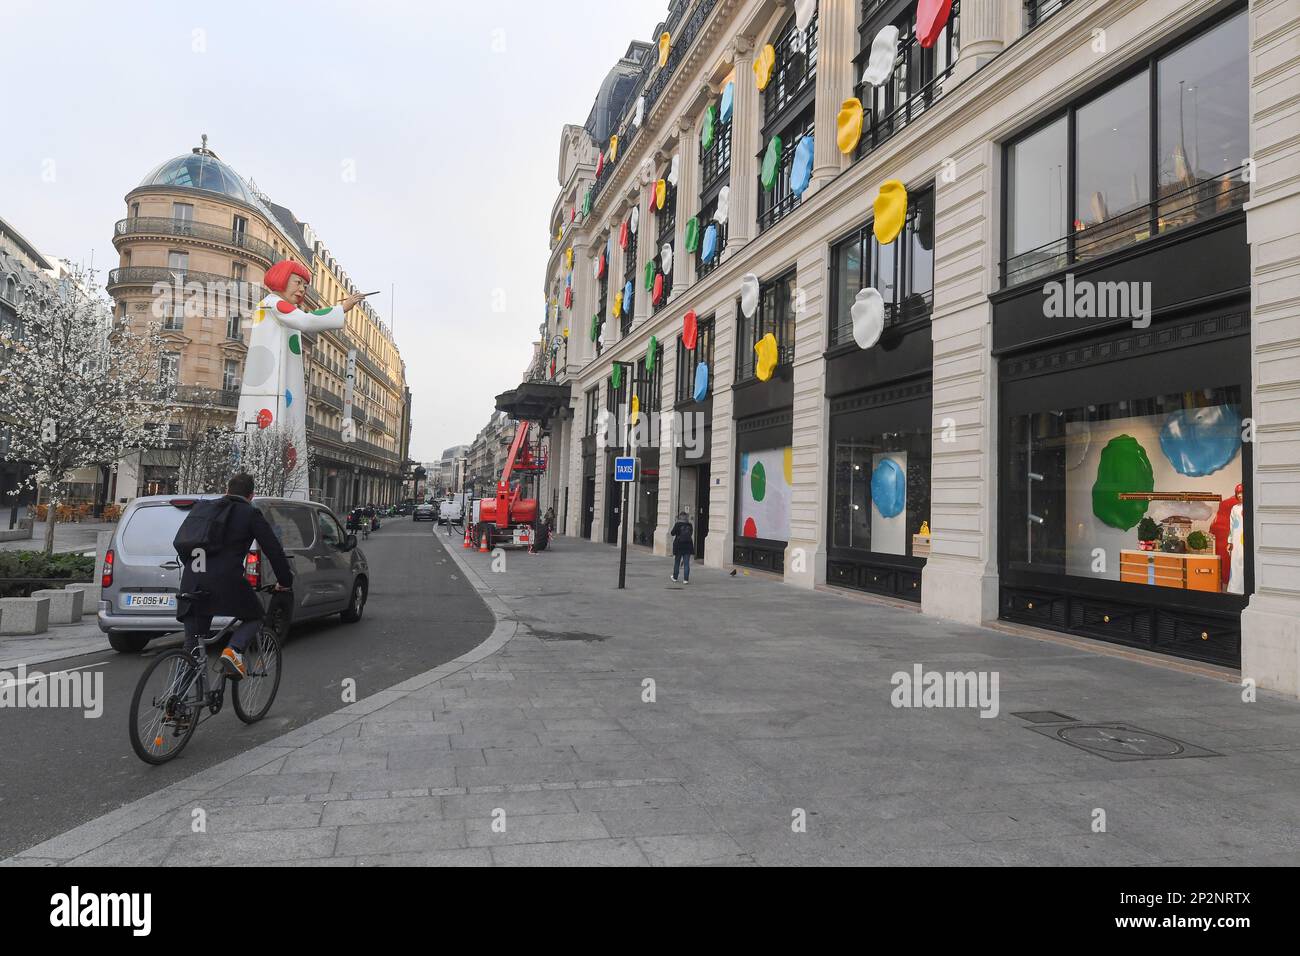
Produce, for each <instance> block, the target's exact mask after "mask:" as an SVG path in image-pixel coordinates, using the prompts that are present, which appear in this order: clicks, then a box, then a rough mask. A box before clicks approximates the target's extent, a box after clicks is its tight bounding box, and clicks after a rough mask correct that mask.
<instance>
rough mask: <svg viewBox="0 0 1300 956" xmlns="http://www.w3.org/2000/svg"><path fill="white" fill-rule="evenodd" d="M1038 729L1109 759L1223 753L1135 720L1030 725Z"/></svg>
mask: <svg viewBox="0 0 1300 956" xmlns="http://www.w3.org/2000/svg"><path fill="white" fill-rule="evenodd" d="M1025 729H1026V730H1032V731H1034V733H1038V734H1043V735H1044V736H1047V737H1055V738H1056V739H1057V740H1060V741H1063V742H1064V743H1067V744H1069V745H1070V746H1071V747H1078V748H1079V749H1080V750H1086V751H1088V753H1092V754H1097V755H1098V756H1101V757H1105V758H1106V759H1107V760H1118V761H1124V760H1168V759H1170V758H1173V757H1219V756H1222V755H1221V754H1217V753H1215V752H1214V751H1213V750H1206V749H1205V748H1204V747H1198V746H1196V745H1195V744H1189V743H1187V742H1186V741H1183V740H1175V739H1174V738H1173V737H1166V736H1165V735H1164V734H1157V733H1155V732H1154V731H1151V730H1143V729H1142V728H1141V727H1134V726H1133V725H1131V724H1121V723H1106V724H1079V723H1075V724H1070V725H1069V726H1065V727H1061V726H1037V727H1026V728H1025Z"/></svg>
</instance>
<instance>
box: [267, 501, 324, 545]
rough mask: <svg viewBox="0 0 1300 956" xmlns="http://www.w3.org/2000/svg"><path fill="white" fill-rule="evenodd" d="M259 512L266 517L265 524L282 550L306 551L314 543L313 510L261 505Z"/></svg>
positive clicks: (291, 506)
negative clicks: (278, 540)
mask: <svg viewBox="0 0 1300 956" xmlns="http://www.w3.org/2000/svg"><path fill="white" fill-rule="evenodd" d="M259 510H260V511H261V512H262V514H263V515H265V516H266V523H267V524H269V525H270V526H271V530H272V531H274V532H275V536H276V537H277V538H279V539H280V546H281V547H283V548H284V550H286V551H306V550H308V549H309V548H310V547H311V546H312V544H313V543H314V542H315V541H316V531H315V529H314V528H313V527H312V524H313V521H312V511H313V510H314V509H311V508H301V507H294V506H293V505H262V506H261V507H260V508H259ZM317 513H318V514H324V512H317Z"/></svg>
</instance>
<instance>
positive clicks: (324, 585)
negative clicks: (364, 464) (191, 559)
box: [98, 495, 370, 652]
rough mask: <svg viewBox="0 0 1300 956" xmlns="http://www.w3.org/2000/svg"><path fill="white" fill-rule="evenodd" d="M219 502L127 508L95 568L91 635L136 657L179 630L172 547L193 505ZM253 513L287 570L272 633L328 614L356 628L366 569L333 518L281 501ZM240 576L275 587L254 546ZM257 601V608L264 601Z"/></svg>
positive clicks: (158, 500) (179, 499)
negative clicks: (288, 602) (289, 591)
mask: <svg viewBox="0 0 1300 956" xmlns="http://www.w3.org/2000/svg"><path fill="white" fill-rule="evenodd" d="M219 497H221V496H220V495H150V496H146V497H142V498H136V499H135V500H134V501H132V502H131V504H129V505H128V506H127V508H126V511H124V512H123V514H122V517H121V519H120V520H119V521H118V523H117V528H116V529H115V530H114V531H113V537H112V539H111V541H110V542H109V546H108V550H107V551H106V552H105V554H104V566H103V568H101V574H102V580H101V583H102V584H103V590H102V593H101V595H100V602H99V615H98V619H99V629H100V630H101V631H103V632H104V633H105V634H107V635H108V642H109V644H110V645H112V647H113V649H114V650H117V651H123V652H138V651H141V650H143V649H144V646H145V645H146V644H148V643H149V641H150V640H151V639H152V638H155V637H159V636H161V635H163V634H169V633H172V632H174V631H178V630H181V625H180V623H179V622H178V621H177V620H176V594H177V592H178V591H179V590H180V583H181V565H180V561H179V560H178V559H177V557H176V552H175V550H174V549H173V548H172V541H173V539H174V538H175V537H176V532H177V530H179V528H180V526H181V522H182V521H184V520H185V515H186V514H187V513H188V512H189V509H190V508H191V507H193V505H194V503H195V502H197V501H199V500H201V499H204V498H219ZM253 506H254V507H256V508H258V509H259V510H260V511H261V512H262V514H263V515H265V516H266V520H267V521H268V522H269V523H270V525H271V527H272V528H273V529H274V530H275V533H276V535H277V537H279V539H280V544H281V545H282V546H283V547H284V551H285V554H286V555H287V556H288V558H289V563H290V565H291V566H292V567H293V573H294V579H293V607H292V610H291V612H289V620H283V619H277V620H275V621H274V623H275V626H276V628H277V630H278V631H279V632H280V633H281V634H283V633H285V632H286V631H287V630H288V627H289V625H290V624H296V623H298V622H299V621H307V620H311V619H312V618H318V617H324V616H326V615H329V614H338V615H340V616H341V617H342V619H343V620H344V621H348V622H353V621H359V620H361V614H362V612H363V611H364V610H365V605H366V596H367V594H368V593H369V588H370V583H369V582H370V569H369V566H368V565H367V564H366V557H365V555H364V554H362V553H361V549H360V548H358V547H357V539H356V536H355V535H351V534H348V533H346V532H345V531H344V530H343V525H342V524H341V523H340V522H339V520H338V518H336V517H335V516H334V512H332V511H330V509H329V508H327V507H325V506H324V505H322V504H317V503H316V502H314V501H291V500H288V499H285V498H254V499H253ZM244 568H245V571H246V572H247V575H248V576H249V579H250V581H251V580H252V579H253V578H254V577H256V578H257V579H258V580H259V581H260V582H261V583H263V584H270V583H272V582H273V581H274V580H275V572H273V571H272V570H271V567H270V562H269V561H263V560H261V558H260V555H259V554H258V552H257V546H256V545H254V549H253V550H252V551H250V552H249V554H248V557H247V558H246V559H245V562H244ZM261 597H262V600H263V605H264V606H265V605H266V604H267V603H268V601H269V598H268V597H267V596H266V595H262V596H261ZM281 613H282V612H278V611H277V615H279V614H281ZM229 620H230V619H229V618H220V617H218V618H214V619H213V622H212V624H213V627H214V628H220V627H224V626H225V625H226V624H227V623H228V622H229Z"/></svg>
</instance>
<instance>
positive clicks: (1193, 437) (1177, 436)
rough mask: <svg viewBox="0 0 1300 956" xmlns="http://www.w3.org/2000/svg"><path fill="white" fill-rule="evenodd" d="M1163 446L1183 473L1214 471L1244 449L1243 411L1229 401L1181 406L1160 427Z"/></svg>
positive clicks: (1201, 474)
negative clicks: (1194, 406)
mask: <svg viewBox="0 0 1300 956" xmlns="http://www.w3.org/2000/svg"><path fill="white" fill-rule="evenodd" d="M1160 450H1161V451H1162V452H1164V454H1165V457H1166V458H1167V459H1169V464H1171V465H1173V466H1174V470H1175V471H1177V472H1178V473H1179V474H1180V475H1186V476H1187V477H1188V478H1203V477H1205V476H1206V475H1212V474H1214V473H1215V472H1216V471H1218V470H1219V469H1220V468H1223V467H1225V466H1226V465H1228V464H1229V463H1230V462H1231V461H1232V460H1233V459H1234V458H1236V457H1237V452H1239V451H1240V450H1241V415H1239V414H1238V413H1237V410H1236V409H1235V408H1233V407H1232V406H1230V405H1211V406H1209V407H1207V408H1180V409H1178V411H1176V412H1174V413H1173V414H1172V415H1170V416H1169V417H1168V418H1166V419H1165V423H1164V425H1163V426H1162V427H1161V429H1160Z"/></svg>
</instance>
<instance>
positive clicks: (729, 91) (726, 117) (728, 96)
mask: <svg viewBox="0 0 1300 956" xmlns="http://www.w3.org/2000/svg"><path fill="white" fill-rule="evenodd" d="M735 102H736V84H735V82H734V81H729V82H728V83H727V85H726V86H724V87H723V88H722V108H721V111H720V112H721V117H722V122H724V123H730V122H731V111H732V109H733V108H734V106H735Z"/></svg>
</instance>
